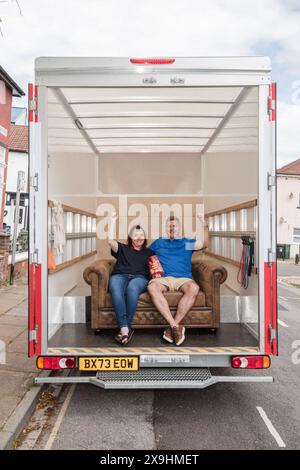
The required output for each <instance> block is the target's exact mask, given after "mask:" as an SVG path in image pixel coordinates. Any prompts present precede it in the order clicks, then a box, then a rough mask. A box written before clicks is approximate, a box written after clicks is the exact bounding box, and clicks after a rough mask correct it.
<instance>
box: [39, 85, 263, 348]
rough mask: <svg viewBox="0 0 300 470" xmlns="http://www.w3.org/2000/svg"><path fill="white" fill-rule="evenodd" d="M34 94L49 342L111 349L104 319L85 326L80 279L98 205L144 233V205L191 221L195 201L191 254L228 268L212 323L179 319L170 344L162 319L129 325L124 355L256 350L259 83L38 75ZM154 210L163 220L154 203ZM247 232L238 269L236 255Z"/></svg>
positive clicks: (86, 303) (85, 299)
mask: <svg viewBox="0 0 300 470" xmlns="http://www.w3.org/2000/svg"><path fill="white" fill-rule="evenodd" d="M41 99H44V102H45V104H46V106H45V111H44V115H42V116H41V119H43V120H44V122H45V123H46V129H45V131H44V132H45V134H44V137H45V141H46V142H47V144H46V145H47V154H48V175H47V180H48V188H47V199H48V225H47V240H48V247H49V248H50V250H51V252H52V254H54V257H55V267H53V266H52V268H51V269H48V286H47V289H48V305H47V309H48V315H47V341H48V348H49V352H50V353H53V354H55V353H58V352H60V351H66V352H70V353H73V354H74V353H75V352H78V353H81V354H88V353H90V352H98V353H105V352H107V351H110V352H113V351H117V350H118V351H120V347H118V345H117V344H116V343H115V342H114V339H113V338H114V335H115V334H116V331H117V330H116V328H115V327H113V328H109V327H108V328H102V329H101V332H100V334H99V335H95V334H94V329H93V328H92V325H91V306H92V301H93V299H92V298H91V287H90V285H88V284H87V283H86V282H85V280H84V279H83V272H84V270H85V269H86V268H87V267H88V266H89V265H90V264H91V263H93V262H94V261H95V260H97V259H106V258H110V257H111V255H110V250H109V248H108V244H107V240H104V239H100V238H99V236H98V235H97V233H98V230H97V227H99V225H98V224H100V225H101V223H103V222H102V221H103V217H104V216H105V213H104V211H105V208H107V207H108V206H109V205H113V206H114V207H116V210H117V212H118V213H119V214H120V217H125V216H124V207H126V211H127V215H126V217H128V224H129V223H130V222H132V221H133V220H136V221H140V223H141V225H142V226H144V227H145V230H146V233H147V235H148V242H149V243H150V241H151V221H150V215H151V207H152V206H153V205H155V207H156V208H157V206H158V205H169V206H172V207H173V208H175V209H176V207H177V208H178V210H179V211H182V216H183V217H184V218H185V220H187V221H188V224H190V226H191V227H193V226H194V225H195V222H196V210H198V208H203V212H204V214H205V218H206V220H207V222H208V224H209V231H210V246H209V249H208V250H206V252H205V253H202V252H196V253H194V255H193V260H197V259H199V260H210V261H214V262H215V263H218V264H219V265H221V266H222V267H223V268H225V270H226V274H227V277H226V280H225V282H223V283H222V284H221V286H220V299H219V302H220V305H219V308H220V325H219V327H218V328H217V329H216V331H210V330H212V329H211V328H205V327H201V325H200V326H199V327H193V328H187V333H186V341H185V342H184V344H183V345H182V346H181V347H179V348H176V347H174V346H173V345H168V344H165V343H163V342H162V339H161V336H162V329H161V328H160V329H158V328H155V325H153V327H151V325H150V326H149V325H148V326H147V328H143V325H139V326H138V327H137V328H136V329H135V330H136V331H135V335H134V337H133V340H132V342H131V343H130V346H128V347H127V348H123V349H122V353H123V354H126V353H128V352H139V351H148V352H151V351H152V352H153V351H159V352H161V353H162V354H164V353H168V352H170V351H174V352H179V351H180V352H184V351H190V352H193V351H194V352H198V353H207V352H210V353H212V354H214V353H216V354H218V353H220V352H228V353H230V352H231V353H238V352H249V353H255V352H256V351H258V350H259V336H260V331H259V310H260V306H259V297H258V291H259V276H258V266H259V254H258V243H257V241H258V181H259V170H258V156H259V87H258V86H248V85H247V86H246V85H245V86H237V85H236V86H232V85H228V86H225V85H224V86H218V85H213V86H190V87H186V86H161V87H160V86H141V87H137V86H131V87H123V86H111V87H109V86H106V87H101V86H99V87H95V86H82V87H79V86H70V87H67V86H66V87H58V86H52V87H51V86H47V88H46V95H45V96H43V97H41ZM57 202H60V203H61V204H62V205H63V206H62V207H63V212H64V214H63V217H64V222H65V232H66V244H65V246H64V247H60V246H54V244H55V233H54V231H55V223H56V222H55V217H56V212H55V211H56V210H57ZM140 207H143V208H145V210H146V212H145V213H140V212H139V208H140ZM99 208H100V209H99ZM122 211H123V212H122ZM184 211H186V212H185V213H184ZM152 215H153V214H152ZM175 215H176V214H175ZM157 220H158V223H159V224H160V231H162V230H163V227H162V226H163V208H162V211H161V212H159V213H158V215H157ZM160 235H161V233H160ZM117 238H119V237H118V236H117ZM243 242H244V244H243ZM251 243H252V250H253V249H254V252H252V262H253V263H252V266H250V267H248V269H247V267H245V265H241V264H240V260H241V256H242V253H243V250H245V246H247V247H250V244H251ZM247 249H248V248H247ZM59 250H60V251H59ZM205 302H207V303H208V304H209V299H206V300H205ZM199 315H201V313H199Z"/></svg>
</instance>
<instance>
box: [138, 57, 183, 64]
mask: <svg viewBox="0 0 300 470" xmlns="http://www.w3.org/2000/svg"><path fill="white" fill-rule="evenodd" d="M130 62H131V63H132V64H137V65H151V64H154V65H158V64H173V63H174V62H175V59H171V58H166V59H155V58H153V59H151V58H149V59H145V58H143V59H130Z"/></svg>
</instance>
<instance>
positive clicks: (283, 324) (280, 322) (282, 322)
mask: <svg viewBox="0 0 300 470" xmlns="http://www.w3.org/2000/svg"><path fill="white" fill-rule="evenodd" d="M278 324H279V325H281V326H284V327H285V328H288V327H289V325H287V324H286V323H284V321H282V320H279V318H278Z"/></svg>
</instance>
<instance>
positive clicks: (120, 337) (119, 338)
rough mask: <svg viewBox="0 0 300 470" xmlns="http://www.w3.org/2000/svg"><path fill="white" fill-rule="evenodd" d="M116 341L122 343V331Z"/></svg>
mask: <svg viewBox="0 0 300 470" xmlns="http://www.w3.org/2000/svg"><path fill="white" fill-rule="evenodd" d="M115 341H116V342H117V343H118V344H122V335H121V333H118V334H117V336H115Z"/></svg>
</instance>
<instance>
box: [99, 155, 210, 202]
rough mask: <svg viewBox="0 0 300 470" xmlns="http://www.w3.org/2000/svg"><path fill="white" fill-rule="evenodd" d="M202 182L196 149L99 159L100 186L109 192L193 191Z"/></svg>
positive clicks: (109, 156) (158, 192)
mask: <svg viewBox="0 0 300 470" xmlns="http://www.w3.org/2000/svg"><path fill="white" fill-rule="evenodd" d="M200 183H201V175H200V158H199V154H196V153H195V154H192V153H135V154H134V153H121V154H117V153H114V154H103V155H101V157H100V160H99V190H100V191H101V192H103V193H105V194H112V193H115V194H140V193H143V194H193V193H198V192H199V191H200Z"/></svg>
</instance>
